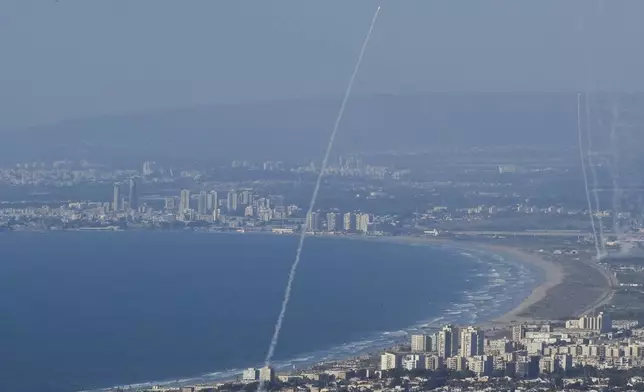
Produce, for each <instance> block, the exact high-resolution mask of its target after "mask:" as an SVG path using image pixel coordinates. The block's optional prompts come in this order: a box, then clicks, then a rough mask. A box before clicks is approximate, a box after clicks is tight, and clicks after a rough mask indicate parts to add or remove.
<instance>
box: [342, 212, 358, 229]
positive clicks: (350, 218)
mask: <svg viewBox="0 0 644 392" xmlns="http://www.w3.org/2000/svg"><path fill="white" fill-rule="evenodd" d="M342 223H343V225H342V227H343V228H344V231H354V230H355V229H356V216H355V214H352V213H350V212H347V213H345V214H344V218H343V222H342Z"/></svg>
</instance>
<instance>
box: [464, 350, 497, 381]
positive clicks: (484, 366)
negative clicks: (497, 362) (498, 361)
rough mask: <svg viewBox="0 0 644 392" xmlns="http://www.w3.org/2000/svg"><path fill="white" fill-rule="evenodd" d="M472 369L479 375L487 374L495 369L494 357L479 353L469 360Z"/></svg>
mask: <svg viewBox="0 0 644 392" xmlns="http://www.w3.org/2000/svg"><path fill="white" fill-rule="evenodd" d="M469 362H470V363H469V367H470V370H471V371H472V372H473V373H474V374H476V375H477V376H479V377H480V376H486V375H489V374H491V373H492V372H493V371H494V357H492V356H491V355H477V356H475V357H473V358H472V359H471V360H470V361H469Z"/></svg>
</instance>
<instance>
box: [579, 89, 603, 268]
mask: <svg viewBox="0 0 644 392" xmlns="http://www.w3.org/2000/svg"><path fill="white" fill-rule="evenodd" d="M577 136H578V138H579V157H580V158H581V171H582V172H583V173H584V188H585V189H586V201H587V202H588V216H589V217H590V225H591V227H592V228H593V240H594V241H595V252H596V255H597V257H599V243H598V241H597V230H596V229H595V218H594V217H593V203H592V202H591V201H590V192H589V191H588V173H587V172H586V158H585V157H584V145H583V140H582V136H581V93H577Z"/></svg>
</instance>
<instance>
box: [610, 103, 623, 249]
mask: <svg viewBox="0 0 644 392" xmlns="http://www.w3.org/2000/svg"><path fill="white" fill-rule="evenodd" d="M611 114H612V122H611V125H610V146H611V153H612V156H613V159H612V160H611V162H610V169H611V170H610V176H611V179H612V181H613V213H612V215H613V216H612V217H613V233H615V236H616V237H617V239H618V240H619V239H620V237H621V236H622V230H621V227H620V224H619V217H618V214H619V212H620V210H621V203H622V189H621V186H620V183H619V182H620V179H619V165H620V152H619V149H620V146H619V140H618V138H619V136H618V133H617V127H618V123H619V102H618V101H617V99H616V100H615V102H614V103H613V105H612V108H611Z"/></svg>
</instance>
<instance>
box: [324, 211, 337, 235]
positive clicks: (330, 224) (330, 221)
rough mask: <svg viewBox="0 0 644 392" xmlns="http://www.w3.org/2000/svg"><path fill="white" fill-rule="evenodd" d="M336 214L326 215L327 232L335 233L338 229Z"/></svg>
mask: <svg viewBox="0 0 644 392" xmlns="http://www.w3.org/2000/svg"><path fill="white" fill-rule="evenodd" d="M337 216H338V214H336V213H335V212H329V213H327V214H326V229H327V231H336V230H337V229H338V220H337Z"/></svg>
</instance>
